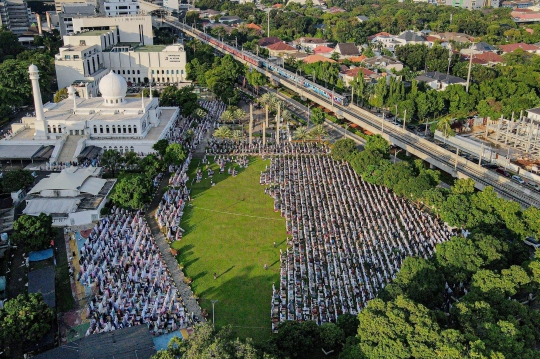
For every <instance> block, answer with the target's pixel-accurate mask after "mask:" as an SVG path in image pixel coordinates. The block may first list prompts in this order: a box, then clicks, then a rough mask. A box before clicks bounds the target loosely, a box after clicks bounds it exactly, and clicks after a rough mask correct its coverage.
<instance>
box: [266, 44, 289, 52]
mask: <svg viewBox="0 0 540 359" xmlns="http://www.w3.org/2000/svg"><path fill="white" fill-rule="evenodd" d="M267 48H268V50H272V51H296V48H294V47H292V46H291V45H288V44H286V43H284V42H277V43H275V44H272V45H270V46H268V47H267Z"/></svg>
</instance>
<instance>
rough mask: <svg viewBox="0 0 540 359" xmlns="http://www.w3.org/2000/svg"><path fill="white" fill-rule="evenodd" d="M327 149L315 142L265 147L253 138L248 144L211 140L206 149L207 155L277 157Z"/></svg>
mask: <svg viewBox="0 0 540 359" xmlns="http://www.w3.org/2000/svg"><path fill="white" fill-rule="evenodd" d="M328 150H329V149H328V147H326V146H323V145H322V144H319V143H315V142H289V141H282V142H280V143H279V144H276V143H275V142H270V141H267V142H266V144H265V145H263V142H262V140H261V139H260V138H254V139H253V140H252V143H251V144H250V143H249V141H248V140H243V141H233V140H229V139H212V140H211V141H209V142H208V146H207V147H206V154H208V155H222V154H226V155H229V154H234V155H239V154H253V155H265V154H279V155H299V154H312V155H313V154H318V153H328Z"/></svg>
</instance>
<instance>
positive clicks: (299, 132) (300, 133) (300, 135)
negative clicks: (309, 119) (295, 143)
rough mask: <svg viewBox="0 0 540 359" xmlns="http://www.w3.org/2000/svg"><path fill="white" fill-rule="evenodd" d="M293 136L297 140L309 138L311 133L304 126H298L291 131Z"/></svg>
mask: <svg viewBox="0 0 540 359" xmlns="http://www.w3.org/2000/svg"><path fill="white" fill-rule="evenodd" d="M293 138H294V139H295V140H299V141H307V140H311V134H310V132H309V130H308V128H307V127H306V126H302V127H298V128H297V129H296V130H295V131H294V132H293Z"/></svg>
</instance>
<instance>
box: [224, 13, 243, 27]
mask: <svg viewBox="0 0 540 359" xmlns="http://www.w3.org/2000/svg"><path fill="white" fill-rule="evenodd" d="M218 21H219V22H220V23H221V24H226V25H238V24H241V23H243V22H244V21H243V20H242V19H241V18H240V17H238V16H236V15H231V16H222V17H220V18H219V20H218Z"/></svg>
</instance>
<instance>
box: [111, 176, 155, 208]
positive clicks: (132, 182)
mask: <svg viewBox="0 0 540 359" xmlns="http://www.w3.org/2000/svg"><path fill="white" fill-rule="evenodd" d="M152 186H153V184H152V179H151V178H147V177H145V176H144V175H142V174H136V175H131V176H124V177H122V178H120V179H119V180H118V182H117V183H116V185H115V186H114V190H113V194H112V195H111V199H112V201H113V202H114V203H115V204H116V205H118V206H119V207H122V208H129V209H142V208H143V207H144V205H145V204H146V203H148V202H150V200H151V199H152Z"/></svg>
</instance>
